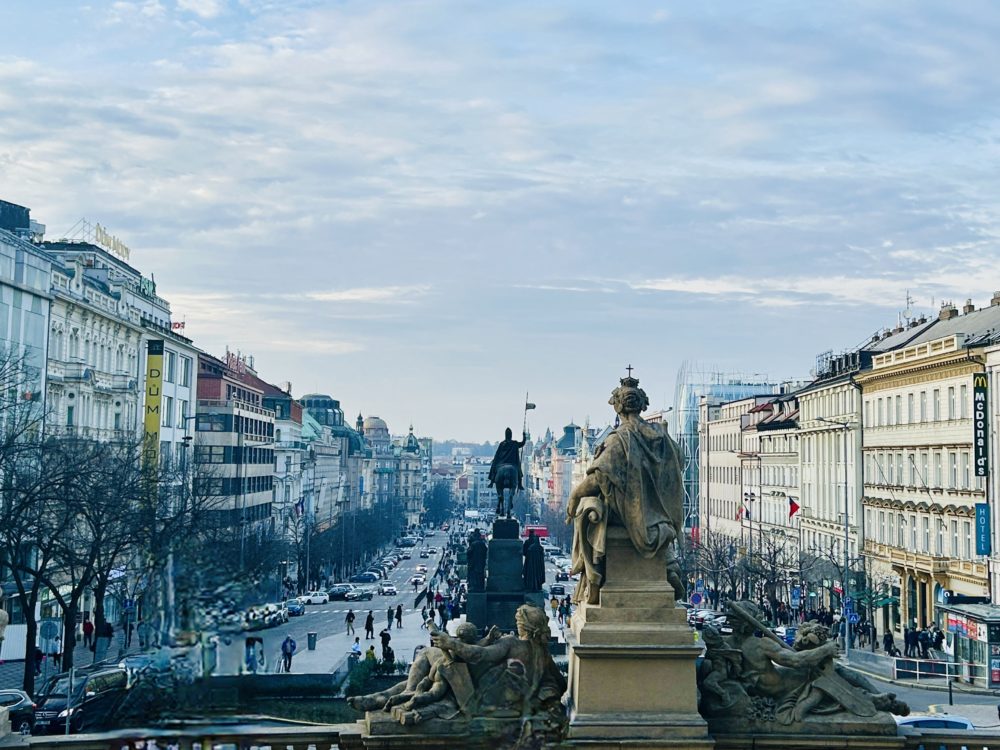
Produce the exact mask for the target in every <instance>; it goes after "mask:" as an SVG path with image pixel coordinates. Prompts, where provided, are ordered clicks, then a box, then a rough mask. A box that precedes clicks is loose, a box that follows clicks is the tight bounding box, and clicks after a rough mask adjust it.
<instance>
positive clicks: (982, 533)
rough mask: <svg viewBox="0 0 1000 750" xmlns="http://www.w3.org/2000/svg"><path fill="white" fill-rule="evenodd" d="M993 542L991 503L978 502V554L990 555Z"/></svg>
mask: <svg viewBox="0 0 1000 750" xmlns="http://www.w3.org/2000/svg"><path fill="white" fill-rule="evenodd" d="M992 542H993V540H992V538H991V535H990V506H989V503H976V554H977V555H989V554H990V552H991V551H992V549H993V544H992Z"/></svg>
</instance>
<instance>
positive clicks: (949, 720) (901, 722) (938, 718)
mask: <svg viewBox="0 0 1000 750" xmlns="http://www.w3.org/2000/svg"><path fill="white" fill-rule="evenodd" d="M892 718H894V719H895V720H896V726H899V727H913V728H914V729H960V730H962V731H969V732H971V731H972V730H973V729H975V727H974V726H973V725H972V722H971V721H969V720H968V719H966V718H965V717H964V716H952V715H951V714H910V715H909V716H893V717H892ZM928 744H930V743H928ZM970 744H971V743H970Z"/></svg>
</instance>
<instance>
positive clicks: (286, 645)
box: [281, 633, 295, 672]
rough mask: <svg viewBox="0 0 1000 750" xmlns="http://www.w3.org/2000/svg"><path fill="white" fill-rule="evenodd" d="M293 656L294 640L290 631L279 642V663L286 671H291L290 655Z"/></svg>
mask: <svg viewBox="0 0 1000 750" xmlns="http://www.w3.org/2000/svg"><path fill="white" fill-rule="evenodd" d="M293 656H295V640H294V639H293V638H292V636H291V633H289V634H287V635H286V636H285V640H283V641H282V642H281V663H282V666H283V667H284V669H285V671H286V672H291V671H292V657H293Z"/></svg>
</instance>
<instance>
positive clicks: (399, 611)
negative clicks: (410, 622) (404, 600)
mask: <svg viewBox="0 0 1000 750" xmlns="http://www.w3.org/2000/svg"><path fill="white" fill-rule="evenodd" d="M396 627H397V628H401V627H403V605H402V604H397V605H396Z"/></svg>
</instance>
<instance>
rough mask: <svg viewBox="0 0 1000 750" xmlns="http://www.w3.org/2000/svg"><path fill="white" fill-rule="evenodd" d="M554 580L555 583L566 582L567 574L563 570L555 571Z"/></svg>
mask: <svg viewBox="0 0 1000 750" xmlns="http://www.w3.org/2000/svg"><path fill="white" fill-rule="evenodd" d="M556 580H557V581H568V580H569V573H567V572H566V571H565V570H557V571H556Z"/></svg>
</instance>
